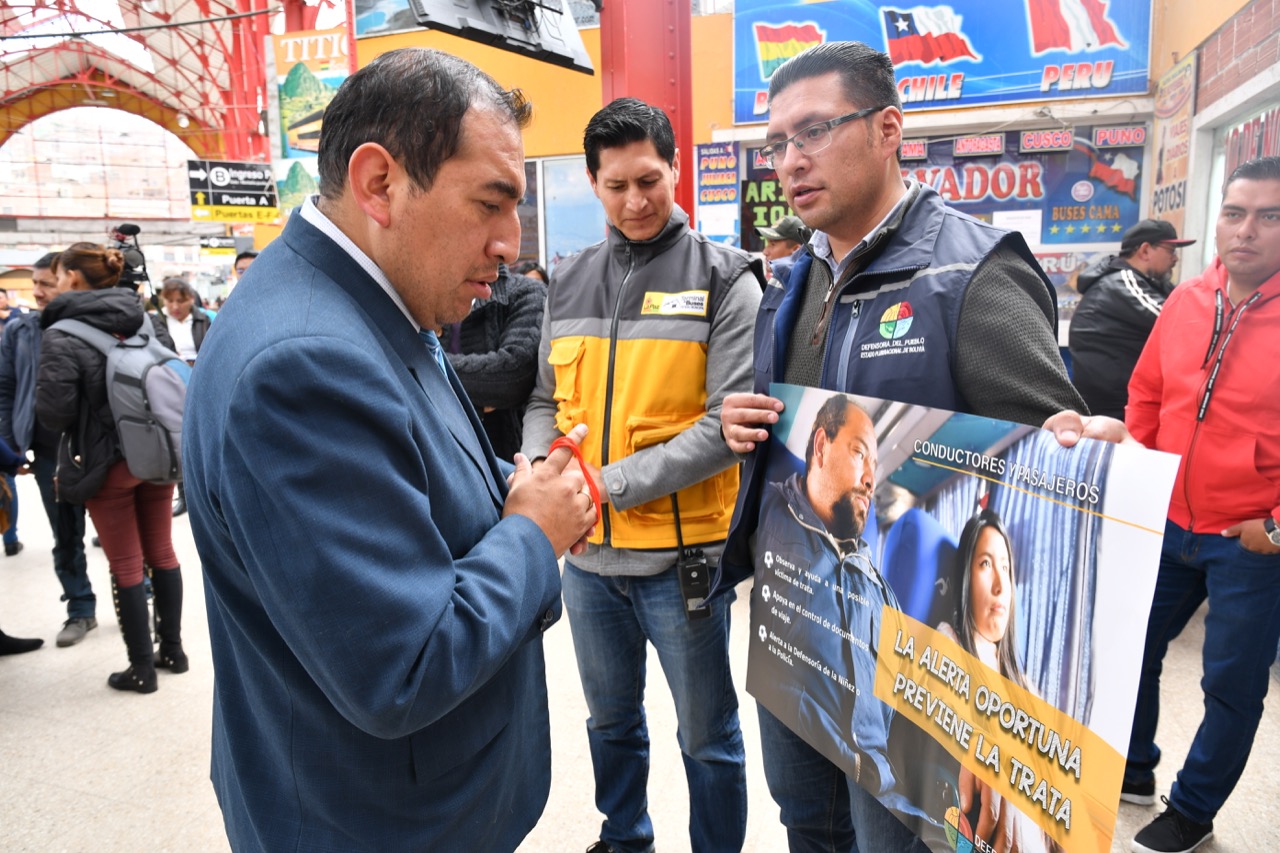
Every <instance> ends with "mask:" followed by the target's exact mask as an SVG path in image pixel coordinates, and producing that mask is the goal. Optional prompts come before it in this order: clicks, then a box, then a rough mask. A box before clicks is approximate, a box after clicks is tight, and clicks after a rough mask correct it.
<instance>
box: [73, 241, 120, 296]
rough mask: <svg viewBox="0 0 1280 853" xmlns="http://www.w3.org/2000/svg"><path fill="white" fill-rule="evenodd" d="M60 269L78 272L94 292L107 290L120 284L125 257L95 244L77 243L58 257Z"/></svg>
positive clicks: (113, 250) (118, 251)
mask: <svg viewBox="0 0 1280 853" xmlns="http://www.w3.org/2000/svg"><path fill="white" fill-rule="evenodd" d="M58 268H59V269H63V270H71V271H72V272H78V273H80V274H81V275H82V276H84V280H85V283H87V284H88V285H89V287H90V288H91V289H93V290H105V289H107V288H108V287H115V286H116V285H117V284H119V283H120V273H122V272H124V255H123V254H121V253H120V250H119V249H107V248H104V247H102V246H98V245H95V244H93V243H76V244H75V245H73V246H72V247H71V248H69V249H67V250H66V251H64V252H63V253H62V254H61V255H59V256H58Z"/></svg>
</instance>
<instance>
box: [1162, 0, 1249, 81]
mask: <svg viewBox="0 0 1280 853" xmlns="http://www.w3.org/2000/svg"><path fill="white" fill-rule="evenodd" d="M1249 2H1250V0H1221V2H1218V3H1205V2H1204V0H1154V3H1153V6H1154V9H1155V11H1154V20H1153V21H1152V32H1151V79H1152V80H1153V81H1154V80H1159V79H1160V76H1161V75H1162V74H1164V72H1166V71H1168V70H1169V69H1170V68H1172V67H1173V65H1174V63H1176V62H1177V61H1178V60H1179V59H1182V58H1183V57H1184V56H1186V55H1187V54H1189V53H1190V52H1191V51H1193V50H1195V49H1196V48H1197V47H1198V46H1199V45H1200V43H1201V42H1203V41H1204V40H1205V39H1207V38H1208V37H1209V36H1211V35H1213V33H1214V31H1215V30H1217V29H1218V27H1220V26H1222V25H1223V24H1225V23H1226V22H1227V21H1229V20H1231V18H1232V16H1234V15H1235V14H1236V13H1237V12H1239V11H1240V10H1241V9H1243V8H1244V7H1245V6H1248V5H1249Z"/></svg>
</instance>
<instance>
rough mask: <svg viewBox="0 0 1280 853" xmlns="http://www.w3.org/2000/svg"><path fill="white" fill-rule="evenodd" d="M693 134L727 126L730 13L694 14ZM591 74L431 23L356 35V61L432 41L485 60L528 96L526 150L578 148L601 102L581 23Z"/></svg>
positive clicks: (589, 38)
mask: <svg viewBox="0 0 1280 853" xmlns="http://www.w3.org/2000/svg"><path fill="white" fill-rule="evenodd" d="M692 37H693V62H692V67H693V68H694V69H696V71H695V73H694V75H693V76H694V79H693V141H694V143H702V142H710V141H711V132H712V130H714V129H716V128H721V127H732V126H733V16H732V15H696V16H694V18H693V32H692ZM582 42H583V45H584V46H585V47H586V49H587V53H588V54H590V56H591V63H592V65H594V66H595V68H596V74H595V75H593V76H588V75H586V74H583V73H581V72H579V71H570V70H568V69H565V68H559V67H557V66H555V65H550V64H548V63H545V62H537V61H535V60H533V59H529V58H527V57H523V56H520V55H518V54H515V53H508V52H507V51H503V50H498V49H497V48H493V47H489V46H488V45H483V44H479V43H477V42H470V41H466V40H464V39H460V38H458V37H457V36H452V35H449V34H447V33H441V32H436V31H434V30H422V31H421V32H409V33H397V34H395V35H389V36H379V37H376V38H367V39H360V40H359V42H358V43H357V45H356V48H357V56H358V60H359V63H360V65H361V66H364V65H366V64H368V63H369V62H371V61H372V60H373V59H374V57H376V56H378V55H379V54H382V53H385V52H386V51H388V50H395V49H396V48H400V47H434V48H438V49H439V50H444V51H447V52H449V53H451V54H453V55H455V56H459V57H461V58H463V59H465V60H467V61H468V62H472V63H474V64H475V65H477V66H479V67H480V68H483V69H484V70H485V71H486V72H488V73H489V74H491V75H492V76H493V77H494V79H496V80H497V81H498V82H499V83H501V84H502V85H503V86H507V87H519V88H520V89H521V90H523V92H524V93H525V96H526V97H527V98H529V100H530V101H532V102H533V109H534V113H533V116H534V117H533V123H532V124H531V125H530V126H529V127H528V128H527V129H526V130H525V132H524V153H525V156H526V157H554V156H562V155H566V154H581V153H582V130H583V128H584V127H586V125H587V121H588V119H590V118H591V116H592V115H593V114H594V113H595V112H596V110H598V109H600V107H601V106H602V102H601V97H602V96H601V91H602V88H601V76H600V30H598V29H596V28H594V27H593V28H591V29H585V30H582Z"/></svg>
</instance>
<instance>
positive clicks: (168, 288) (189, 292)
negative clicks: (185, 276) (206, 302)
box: [160, 276, 196, 299]
mask: <svg viewBox="0 0 1280 853" xmlns="http://www.w3.org/2000/svg"><path fill="white" fill-rule="evenodd" d="M175 290H176V291H177V292H178V293H181V294H182V295H183V296H186V297H188V298H189V299H195V298H196V289H195V288H194V287H192V286H191V285H190V284H188V283H187V282H186V281H184V280H182V279H180V278H178V277H176V276H169V277H168V278H166V279H165V280H164V284H162V285H161V286H160V295H161V296H162V297H163V296H164V294H166V293H171V292H173V291H175Z"/></svg>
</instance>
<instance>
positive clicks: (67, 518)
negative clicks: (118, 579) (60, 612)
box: [31, 455, 98, 619]
mask: <svg viewBox="0 0 1280 853" xmlns="http://www.w3.org/2000/svg"><path fill="white" fill-rule="evenodd" d="M55 470H57V463H56V462H55V461H54V460H53V459H51V458H48V457H45V456H40V455H37V456H36V461H35V462H34V463H33V464H32V466H31V473H32V474H33V475H34V476H35V478H36V485H38V486H39V487H40V500H41V501H42V502H43V503H44V512H45V515H47V516H48V517H49V527H50V529H51V530H52V531H53V571H54V573H55V574H57V576H58V581H59V582H60V583H61V584H62V600H63V601H65V602H66V603H67V618H69V619H80V618H86V619H87V618H91V617H93V616H94V615H95V614H96V613H97V605H98V598H97V596H95V595H94V594H93V587H92V586H91V585H90V584H89V568H88V566H86V565H85V559H84V505H83V504H67V503H59V502H58V500H57V497H56V496H55V494H54V489H53V474H54V471H55Z"/></svg>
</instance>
